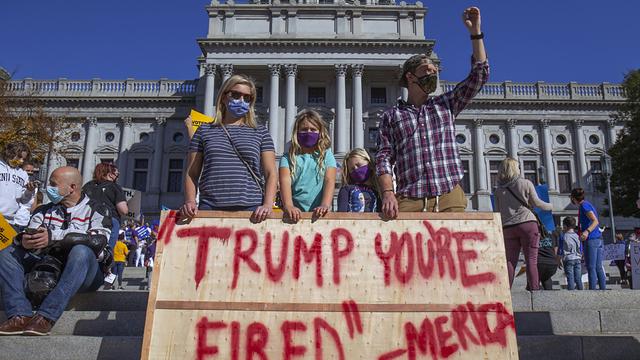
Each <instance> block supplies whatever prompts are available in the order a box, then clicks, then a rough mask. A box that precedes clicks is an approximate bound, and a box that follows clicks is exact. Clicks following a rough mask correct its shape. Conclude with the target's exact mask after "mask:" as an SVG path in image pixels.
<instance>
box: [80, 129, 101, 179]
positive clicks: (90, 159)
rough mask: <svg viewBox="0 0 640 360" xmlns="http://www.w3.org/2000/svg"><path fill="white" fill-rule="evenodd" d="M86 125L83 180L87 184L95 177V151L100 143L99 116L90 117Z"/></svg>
mask: <svg viewBox="0 0 640 360" xmlns="http://www.w3.org/2000/svg"><path fill="white" fill-rule="evenodd" d="M86 125H87V133H86V136H85V138H86V143H85V146H84V157H83V159H82V180H83V182H84V183H85V184H86V183H87V182H89V181H91V179H92V178H93V170H94V168H95V166H96V163H95V152H96V147H97V145H98V118H95V117H88V118H87V124H86Z"/></svg>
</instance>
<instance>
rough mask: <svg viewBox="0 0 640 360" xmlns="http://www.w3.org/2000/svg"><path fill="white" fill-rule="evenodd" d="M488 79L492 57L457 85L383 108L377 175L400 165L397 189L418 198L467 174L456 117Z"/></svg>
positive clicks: (447, 188) (441, 191)
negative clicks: (418, 102)
mask: <svg viewBox="0 0 640 360" xmlns="http://www.w3.org/2000/svg"><path fill="white" fill-rule="evenodd" d="M488 79H489V64H488V62H487V61H483V62H475V63H474V64H473V67H472V69H471V73H470V74H469V76H468V77H467V78H466V79H465V80H464V81H462V82H461V83H459V84H458V85H457V86H456V87H455V88H454V89H453V90H451V91H449V92H446V93H444V94H442V95H438V96H433V97H429V98H428V99H427V101H426V102H425V103H424V104H423V105H421V106H419V107H415V106H413V105H411V104H408V103H406V102H404V101H401V100H400V101H398V104H397V105H395V106H394V107H392V108H390V109H388V110H386V111H385V112H384V113H383V114H382V116H381V121H380V130H379V135H380V144H379V145H378V152H377V154H376V170H377V173H378V176H380V175H385V174H391V172H392V167H393V165H395V168H394V169H393V172H394V173H395V176H396V181H397V184H398V188H397V191H396V194H398V195H402V196H407V197H413V198H424V197H427V196H437V195H442V194H446V193H448V192H450V191H451V190H453V188H454V187H455V186H456V185H457V184H458V183H459V182H460V180H462V177H463V175H464V170H463V168H462V162H461V161H460V156H459V155H458V146H457V144H456V141H455V139H456V130H455V125H454V121H455V117H456V116H457V115H458V114H459V113H460V112H461V111H462V110H463V109H464V108H465V107H466V106H467V105H468V104H469V102H471V99H473V97H474V96H475V95H476V94H477V93H478V92H479V91H480V89H482V86H483V85H484V84H485V83H486V82H487V80H488Z"/></svg>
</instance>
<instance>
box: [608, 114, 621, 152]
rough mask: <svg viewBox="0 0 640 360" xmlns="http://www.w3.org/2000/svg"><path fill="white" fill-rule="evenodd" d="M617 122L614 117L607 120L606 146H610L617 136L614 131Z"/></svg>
mask: <svg viewBox="0 0 640 360" xmlns="http://www.w3.org/2000/svg"><path fill="white" fill-rule="evenodd" d="M617 123H618V121H617V120H615V119H609V120H607V128H608V129H609V146H607V148H610V147H612V146H613V144H615V143H616V138H617V136H618V132H617V131H616V124H617Z"/></svg>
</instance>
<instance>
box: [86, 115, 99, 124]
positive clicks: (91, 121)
mask: <svg viewBox="0 0 640 360" xmlns="http://www.w3.org/2000/svg"><path fill="white" fill-rule="evenodd" d="M87 124H88V125H89V126H98V118H97V117H94V116H91V117H88V118H87Z"/></svg>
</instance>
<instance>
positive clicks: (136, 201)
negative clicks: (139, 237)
mask: <svg viewBox="0 0 640 360" xmlns="http://www.w3.org/2000/svg"><path fill="white" fill-rule="evenodd" d="M122 190H123V191H124V196H125V198H126V199H127V207H128V208H129V212H128V213H127V215H126V216H125V218H126V219H132V220H140V211H141V210H140V209H141V207H142V192H140V191H139V190H135V189H129V188H124V187H123V188H122Z"/></svg>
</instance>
